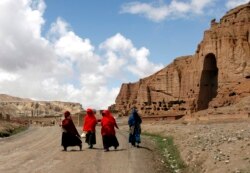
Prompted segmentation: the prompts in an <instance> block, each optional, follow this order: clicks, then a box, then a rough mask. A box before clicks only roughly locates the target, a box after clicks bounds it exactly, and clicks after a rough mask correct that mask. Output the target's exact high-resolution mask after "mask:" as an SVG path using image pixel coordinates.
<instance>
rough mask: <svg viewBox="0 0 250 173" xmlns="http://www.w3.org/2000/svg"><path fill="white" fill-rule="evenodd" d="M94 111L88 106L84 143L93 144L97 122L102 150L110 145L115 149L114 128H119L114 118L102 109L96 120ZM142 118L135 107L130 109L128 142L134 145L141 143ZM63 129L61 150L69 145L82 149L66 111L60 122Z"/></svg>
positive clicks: (65, 149)
mask: <svg viewBox="0 0 250 173" xmlns="http://www.w3.org/2000/svg"><path fill="white" fill-rule="evenodd" d="M95 113H96V112H95V111H94V110H93V109H90V108H88V109H87V111H86V115H85V117H84V122H83V128H82V130H83V132H85V133H86V136H85V143H87V144H88V148H89V149H92V148H93V145H95V144H96V130H95V129H96V125H97V124H98V122H100V124H101V135H102V142H103V148H104V151H109V148H110V147H114V149H117V147H118V146H119V142H118V140H117V138H116V132H115V128H117V129H119V127H118V126H117V123H116V120H115V118H114V117H113V116H112V114H111V113H110V111H109V110H104V111H102V118H101V119H100V120H98V119H97V118H96V116H95ZM141 123H142V120H141V118H140V116H139V114H138V113H137V110H136V109H135V108H133V109H132V111H131V115H130V116H129V120H128V125H129V143H131V144H132V146H134V147H139V144H140V143H141V139H140V133H141V127H140V124H141ZM61 127H62V129H63V132H62V140H61V145H62V146H63V150H64V151H67V147H69V146H79V148H80V150H82V141H81V139H80V138H81V137H80V135H79V133H78V131H77V129H76V127H75V125H74V123H73V121H72V118H71V116H70V112H69V111H66V112H65V113H64V119H63V121H62V123H61Z"/></svg>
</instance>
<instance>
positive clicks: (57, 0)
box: [0, 0, 248, 109]
mask: <svg viewBox="0 0 250 173" xmlns="http://www.w3.org/2000/svg"><path fill="white" fill-rule="evenodd" d="M247 2H248V0H202V1H201V0H155V1H152V0H145V1H133V0H126V1H121V0H106V1H103V0H102V1H100V0H99V1H97V0H91V1H87V0H85V1H84V0H72V1H68V0H1V1H0V26H1V27H0V60H1V64H0V93H5V94H9V95H14V96H19V97H25V98H32V99H35V100H60V101H70V102H80V103H81V104H82V106H83V108H87V107H93V108H96V109H100V108H102V109H103V108H107V106H109V105H111V104H113V103H114V102H115V98H116V96H117V94H118V92H119V90H120V86H121V84H122V83H128V82H135V81H138V80H139V79H140V78H144V77H146V76H148V75H150V74H153V73H155V72H156V71H158V70H160V69H161V68H163V67H165V66H167V65H168V64H169V63H171V62H172V61H173V60H174V58H176V57H178V56H184V55H192V54H194V52H195V50H196V47H197V45H198V44H199V42H200V41H201V40H202V38H203V33H204V31H205V30H207V29H209V27H210V21H211V20H212V19H213V18H216V19H217V21H218V20H219V19H220V18H221V17H222V16H223V15H224V14H225V13H226V11H228V10H229V9H231V8H233V7H236V6H237V5H240V4H243V3H247Z"/></svg>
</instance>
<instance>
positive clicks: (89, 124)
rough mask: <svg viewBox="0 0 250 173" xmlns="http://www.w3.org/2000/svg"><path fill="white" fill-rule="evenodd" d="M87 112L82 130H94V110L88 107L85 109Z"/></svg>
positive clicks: (95, 122)
mask: <svg viewBox="0 0 250 173" xmlns="http://www.w3.org/2000/svg"><path fill="white" fill-rule="evenodd" d="M86 112H87V114H86V115H85V117H84V123H83V129H82V130H83V131H86V132H88V131H92V132H94V131H95V126H96V124H97V119H96V117H95V114H94V111H93V110H92V109H90V108H88V109H87V111H86Z"/></svg>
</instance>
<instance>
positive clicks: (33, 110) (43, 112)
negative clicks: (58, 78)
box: [0, 94, 83, 118]
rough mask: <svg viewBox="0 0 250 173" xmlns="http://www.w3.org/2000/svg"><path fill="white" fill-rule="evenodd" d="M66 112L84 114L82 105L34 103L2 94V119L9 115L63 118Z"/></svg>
mask: <svg viewBox="0 0 250 173" xmlns="http://www.w3.org/2000/svg"><path fill="white" fill-rule="evenodd" d="M66 110H69V111H70V112H71V113H72V114H77V113H80V112H83V108H82V106H81V104H80V103H70V102H59V101H33V100H31V99H22V98H18V97H12V96H8V95H4V94H0V116H1V117H2V118H6V116H7V115H8V116H13V117H44V116H61V115H63V112H64V111H66ZM1 117H0V118H1Z"/></svg>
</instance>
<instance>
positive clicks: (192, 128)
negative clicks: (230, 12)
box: [142, 118, 250, 173]
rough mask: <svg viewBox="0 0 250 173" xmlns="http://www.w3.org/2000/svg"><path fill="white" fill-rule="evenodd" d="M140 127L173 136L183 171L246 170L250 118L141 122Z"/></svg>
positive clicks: (249, 166)
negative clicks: (183, 165)
mask: <svg viewBox="0 0 250 173" xmlns="http://www.w3.org/2000/svg"><path fill="white" fill-rule="evenodd" d="M142 129H143V131H144V132H150V133H156V134H159V135H161V136H173V137H174V142H175V144H176V145H177V146H178V149H179V151H180V153H181V156H182V159H183V160H184V161H185V163H186V164H187V165H188V167H189V168H188V169H187V170H185V173H250V118H247V119H241V120H240V119H226V118H222V119H216V120H204V121H183V122H181V121H180V122H172V123H171V122H166V121H165V122H164V121H156V122H145V121H144V123H143V125H142Z"/></svg>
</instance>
